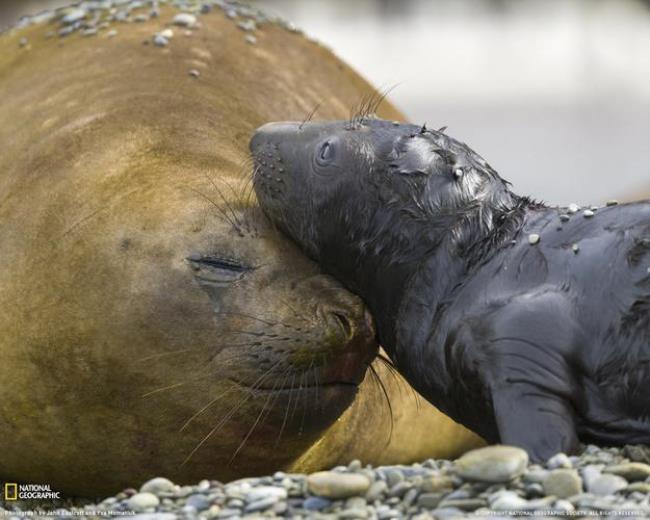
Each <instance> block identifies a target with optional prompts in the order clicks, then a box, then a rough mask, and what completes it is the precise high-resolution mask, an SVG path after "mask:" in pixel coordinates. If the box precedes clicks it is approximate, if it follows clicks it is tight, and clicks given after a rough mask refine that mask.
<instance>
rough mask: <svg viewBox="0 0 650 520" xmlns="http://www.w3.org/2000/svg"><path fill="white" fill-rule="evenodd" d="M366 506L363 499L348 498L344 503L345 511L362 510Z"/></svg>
mask: <svg viewBox="0 0 650 520" xmlns="http://www.w3.org/2000/svg"><path fill="white" fill-rule="evenodd" d="M366 505H368V504H367V502H366V499H365V498H363V497H350V498H348V499H347V500H346V501H345V508H346V509H363V508H365V507H366Z"/></svg>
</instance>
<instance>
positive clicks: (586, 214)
mask: <svg viewBox="0 0 650 520" xmlns="http://www.w3.org/2000/svg"><path fill="white" fill-rule="evenodd" d="M582 215H583V216H584V217H585V218H590V217H593V216H594V212H593V210H591V209H586V210H584V211H583V212H582Z"/></svg>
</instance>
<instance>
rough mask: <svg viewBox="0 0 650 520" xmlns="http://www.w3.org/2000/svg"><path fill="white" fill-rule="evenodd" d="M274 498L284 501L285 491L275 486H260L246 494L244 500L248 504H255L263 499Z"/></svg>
mask: <svg viewBox="0 0 650 520" xmlns="http://www.w3.org/2000/svg"><path fill="white" fill-rule="evenodd" d="M270 497H272V498H274V499H275V500H276V501H277V500H284V499H286V498H287V490H286V489H284V488H281V487H275V486H261V487H256V488H253V489H251V490H250V491H249V492H248V493H246V500H247V501H248V502H256V501H257V500H263V499H265V498H270Z"/></svg>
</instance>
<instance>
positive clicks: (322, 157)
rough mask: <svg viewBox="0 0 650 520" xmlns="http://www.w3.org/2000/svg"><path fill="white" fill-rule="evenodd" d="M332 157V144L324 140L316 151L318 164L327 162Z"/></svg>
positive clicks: (330, 160)
mask: <svg viewBox="0 0 650 520" xmlns="http://www.w3.org/2000/svg"><path fill="white" fill-rule="evenodd" d="M333 159H334V145H333V144H332V143H330V142H329V141H325V142H324V143H323V144H322V145H321V147H320V150H319V151H318V162H319V163H320V164H327V163H330V162H332V160H333Z"/></svg>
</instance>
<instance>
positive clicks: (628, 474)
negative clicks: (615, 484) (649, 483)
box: [603, 462, 650, 482]
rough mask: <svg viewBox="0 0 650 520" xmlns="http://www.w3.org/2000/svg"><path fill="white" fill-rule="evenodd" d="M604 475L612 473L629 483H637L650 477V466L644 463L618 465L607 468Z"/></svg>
mask: <svg viewBox="0 0 650 520" xmlns="http://www.w3.org/2000/svg"><path fill="white" fill-rule="evenodd" d="M603 473H612V474H613V475H618V476H619V477H623V478H624V479H625V480H627V481H629V482H636V481H639V480H645V479H647V478H648V477H650V464H643V463H642V462H628V463H625V464H617V465H615V466H609V467H607V468H605V469H604V470H603Z"/></svg>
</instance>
